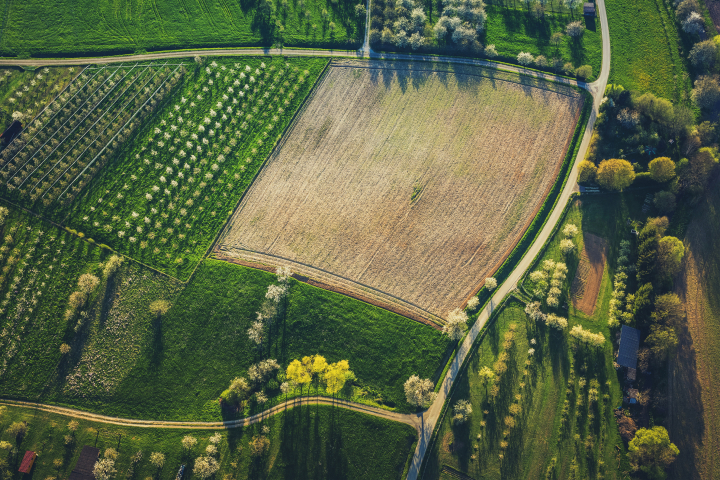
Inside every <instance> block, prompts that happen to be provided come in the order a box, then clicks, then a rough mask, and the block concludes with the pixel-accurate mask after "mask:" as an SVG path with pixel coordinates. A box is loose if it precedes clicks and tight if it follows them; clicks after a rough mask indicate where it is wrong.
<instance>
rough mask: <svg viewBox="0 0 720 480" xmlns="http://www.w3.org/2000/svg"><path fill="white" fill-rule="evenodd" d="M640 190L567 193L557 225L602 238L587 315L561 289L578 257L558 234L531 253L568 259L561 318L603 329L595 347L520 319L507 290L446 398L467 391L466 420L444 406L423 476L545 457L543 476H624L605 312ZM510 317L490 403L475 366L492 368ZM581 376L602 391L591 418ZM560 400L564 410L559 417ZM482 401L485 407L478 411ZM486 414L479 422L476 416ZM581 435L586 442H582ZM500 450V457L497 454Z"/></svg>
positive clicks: (512, 474)
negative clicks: (600, 269) (600, 271)
mask: <svg viewBox="0 0 720 480" xmlns="http://www.w3.org/2000/svg"><path fill="white" fill-rule="evenodd" d="M645 194H646V191H644V190H640V191H635V192H632V191H630V192H626V193H624V194H621V195H612V196H605V195H604V196H597V197H592V196H585V197H582V198H580V199H578V200H575V201H573V203H572V204H571V206H570V207H569V208H568V211H567V212H566V215H565V217H564V218H563V220H561V222H560V223H559V225H558V228H557V230H556V231H558V232H560V231H562V228H563V227H564V225H566V224H568V223H572V224H574V225H576V226H578V227H579V228H580V229H581V232H588V233H593V234H595V235H598V236H601V237H603V238H606V239H607V240H608V243H609V250H608V263H607V264H606V266H605V271H604V275H603V278H602V282H601V287H600V292H599V294H598V298H597V301H596V307H595V312H594V313H593V315H592V316H588V315H585V314H583V313H582V312H580V311H578V310H576V309H575V308H574V307H573V305H572V302H570V300H569V299H568V298H567V292H568V287H569V284H570V283H571V282H572V279H573V277H574V275H575V271H576V269H577V266H578V257H577V255H576V256H575V257H574V258H571V259H565V258H564V257H563V255H562V253H561V251H560V247H559V243H560V240H561V238H562V235H561V234H558V235H555V236H553V237H552V238H551V239H550V240H549V242H548V244H547V247H546V249H545V250H543V252H542V254H541V255H540V256H539V258H538V259H537V262H538V263H539V262H542V261H544V260H546V259H553V260H555V261H566V262H567V266H568V275H567V282H566V285H565V287H564V288H563V292H564V293H563V296H562V297H561V301H560V304H561V306H562V304H563V303H566V304H567V305H568V306H567V307H561V308H560V309H559V314H560V315H561V316H565V317H567V318H568V322H569V326H568V329H570V328H572V327H573V326H574V325H577V324H579V325H581V326H582V327H583V328H585V329H588V330H590V331H592V332H599V333H602V334H603V335H604V336H605V338H606V343H605V348H604V350H603V351H602V354H600V355H599V356H598V357H597V358H594V357H593V356H592V355H590V356H587V354H585V355H582V354H577V353H574V349H573V348H571V345H570V343H571V341H570V340H569V339H568V337H567V336H560V335H558V334H557V333H556V332H554V331H548V329H547V328H546V327H544V326H542V325H539V326H535V325H533V324H532V323H531V322H529V321H528V320H527V319H526V318H527V317H526V315H525V313H524V311H523V309H524V305H523V304H522V303H521V302H519V301H517V300H515V299H511V300H510V301H509V303H508V304H507V305H506V306H504V307H503V308H502V310H500V311H499V312H498V313H496V317H495V318H494V320H493V321H492V322H491V323H490V326H489V327H486V328H487V331H486V333H485V334H484V336H483V337H482V340H481V341H480V342H479V343H477V344H476V346H475V350H474V351H473V354H472V356H471V357H470V359H469V360H468V363H467V364H466V370H465V371H464V372H463V373H462V375H461V377H460V378H459V379H458V382H457V384H456V387H454V388H455V390H454V391H453V393H452V398H451V399H450V401H449V402H448V405H454V404H455V402H457V401H458V400H460V399H470V400H471V403H472V405H473V413H472V416H471V420H470V422H469V423H468V424H466V425H464V426H456V425H453V424H452V422H451V417H452V412H451V411H450V410H448V411H446V413H445V416H444V417H443V419H442V424H441V426H440V429H439V433H438V435H437V437H436V439H435V442H434V443H433V445H432V450H431V454H430V456H429V457H428V461H427V465H426V470H425V474H424V477H423V478H425V479H434V478H451V476H450V474H448V473H445V474H443V473H442V472H443V469H445V470H447V469H448V468H449V469H451V470H458V471H460V472H463V473H466V474H467V475H470V476H471V477H473V478H480V476H481V475H482V478H545V474H546V473H547V471H548V468H550V467H551V465H555V466H554V470H552V468H551V470H552V471H553V472H554V473H553V475H554V476H551V477H550V478H573V477H572V475H575V478H595V477H596V476H597V475H598V474H599V473H602V474H603V475H604V478H623V476H622V475H621V473H620V472H622V471H625V470H627V469H628V468H629V466H628V464H627V460H626V459H625V456H624V454H621V455H620V456H618V452H617V450H616V446H617V447H619V448H620V449H621V451H624V447H623V444H622V441H621V439H620V437H619V435H618V432H617V427H616V425H615V420H614V416H613V414H612V409H613V408H614V407H615V406H617V405H619V404H620V403H621V391H620V388H621V384H620V381H619V380H620V379H618V377H617V375H616V373H615V370H614V369H613V368H612V347H611V344H610V341H611V339H612V337H611V332H610V330H609V329H608V326H607V311H608V309H609V301H610V298H611V294H612V289H613V286H612V281H611V278H612V276H613V274H614V265H615V263H614V258H615V256H616V253H615V252H617V250H618V249H619V243H620V240H622V239H626V238H629V237H630V233H629V229H630V227H628V226H627V223H626V222H627V219H628V218H630V219H633V220H640V221H644V220H645V218H647V213H643V212H642V204H643V200H644V197H645ZM575 243H576V245H578V249H579V250H580V249H582V247H583V242H582V233H580V234H578V235H577V236H576V237H575ZM531 270H532V269H531ZM526 283H529V281H526ZM511 323H514V324H515V325H516V326H517V329H516V334H515V338H516V342H515V343H516V345H515V346H514V347H513V348H512V350H511V352H510V360H509V362H508V363H509V368H508V371H507V373H505V374H504V376H503V380H502V381H501V383H500V384H499V385H500V393H499V395H498V397H497V399H496V400H495V401H494V402H490V401H488V393H487V392H486V389H485V386H484V385H483V383H482V382H481V380H480V378H479V377H478V375H477V372H478V371H479V370H480V369H481V368H482V367H484V366H489V367H491V368H492V366H493V364H494V362H495V361H496V359H497V358H498V355H499V353H500V352H501V351H503V346H502V343H503V338H504V335H505V333H506V332H507V331H508V330H509V328H510V324H511ZM533 338H534V339H535V340H536V341H537V344H536V345H534V346H533V345H531V344H530V340H531V339H533ZM531 346H532V347H533V348H535V354H534V356H533V358H532V362H533V364H532V365H531V366H530V367H529V370H528V374H527V375H523V373H522V372H523V369H524V368H526V367H525V364H524V362H525V360H526V359H527V358H528V355H527V353H526V352H527V351H528V349H529V348H530V347H531ZM571 372H572V373H571ZM583 377H584V378H585V380H586V382H587V385H589V384H590V381H591V380H597V381H598V383H599V386H600V390H601V391H600V397H601V400H600V401H599V402H598V403H597V407H596V406H593V407H592V411H593V415H594V420H593V419H590V420H588V418H589V417H588V414H589V413H590V410H588V407H587V397H586V395H587V388H588V387H587V386H586V387H585V388H584V389H583V388H582V387H581V386H580V379H581V378H583ZM608 381H609V382H610V383H609V384H607V383H606V382H608ZM521 384H524V386H521ZM516 395H519V396H520V397H519V398H520V400H519V403H520V405H521V407H522V412H521V413H520V414H519V415H517V416H516V422H517V423H516V426H515V427H514V428H512V429H511V430H510V431H509V432H508V435H505V432H503V431H502V430H503V429H505V427H504V426H503V425H501V424H500V422H501V421H502V420H503V418H504V417H505V416H507V415H508V408H509V405H510V404H511V403H513V402H515V401H516V400H515V398H516V397H515V396H516ZM604 395H608V397H603V396H604ZM578 398H583V399H584V400H583V402H578ZM566 400H567V401H568V403H567V405H568V414H566V420H565V422H564V423H563V422H562V421H561V418H562V417H563V406H564V403H565V401H566ZM485 410H487V411H488V414H484V411H485ZM483 420H484V421H485V422H486V424H485V425H484V426H483V425H481V423H480V422H481V421H483ZM478 435H480V437H478ZM588 439H590V442H588V443H586V441H587V440H588ZM501 440H504V441H506V442H508V445H507V447H506V449H505V452H503V451H502V450H503V449H502V448H501V446H500V441H501ZM501 453H503V456H504V458H503V459H501V458H500V457H499V455H500V454H501ZM553 458H554V459H555V460H553ZM600 461H602V462H604V467H602V466H600V463H599V462H600ZM618 462H620V463H619V464H618ZM618 465H620V468H619V469H618V468H617V467H618ZM572 472H574V473H572Z"/></svg>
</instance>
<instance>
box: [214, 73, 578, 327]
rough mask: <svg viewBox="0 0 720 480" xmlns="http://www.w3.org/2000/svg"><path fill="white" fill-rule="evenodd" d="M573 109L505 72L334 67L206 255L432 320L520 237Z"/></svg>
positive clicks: (555, 89)
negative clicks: (283, 267) (266, 267)
mask: <svg viewBox="0 0 720 480" xmlns="http://www.w3.org/2000/svg"><path fill="white" fill-rule="evenodd" d="M361 67H365V68H361ZM368 67H369V68H368ZM582 103H583V97H582V96H581V95H580V94H579V93H578V92H577V91H575V90H573V89H572V88H569V87H567V86H562V85H557V84H551V83H546V82H541V81H539V80H537V79H531V78H527V77H521V76H519V75H515V74H509V73H505V72H497V71H490V70H486V69H477V68H468V67H463V68H458V67H457V66H456V67H454V68H453V67H451V66H448V65H440V64H435V65H427V66H424V67H423V66H418V65H414V64H388V62H384V63H383V64H380V63H373V62H371V63H369V64H368V63H362V64H360V63H357V62H344V63H334V64H333V65H332V66H331V67H330V69H329V71H328V73H327V75H326V76H325V77H324V78H323V79H322V81H321V84H320V85H318V87H317V90H316V92H315V93H314V96H313V98H312V99H311V100H310V102H309V103H308V105H307V107H306V110H305V111H304V112H303V113H302V115H301V116H300V117H299V118H298V120H297V121H296V123H295V124H294V125H293V126H292V127H291V130H290V132H289V134H288V135H286V136H285V138H284V140H283V142H281V144H280V146H279V148H278V149H277V150H276V151H275V152H274V154H273V156H272V157H271V158H270V159H269V161H268V163H267V165H266V167H265V169H264V170H263V171H261V172H260V174H259V176H258V178H257V180H256V181H255V183H254V184H253V185H252V187H251V188H250V189H249V190H248V192H247V194H246V196H245V198H244V199H243V201H242V202H241V204H240V206H239V207H238V209H237V211H236V213H235V214H234V216H233V218H232V219H231V221H230V223H229V225H228V227H227V228H226V230H225V231H224V232H223V234H222V236H221V238H220V240H219V242H218V247H217V250H218V251H219V252H221V253H223V254H224V255H228V256H235V257H239V258H245V259H247V260H252V261H260V262H264V263H269V264H275V265H277V264H290V265H291V268H292V269H293V271H295V272H299V273H301V274H303V275H308V276H310V277H313V278H317V279H320V280H322V281H324V282H326V283H333V284H337V285H341V286H342V287H343V288H345V289H347V290H349V291H355V292H358V293H362V294H365V295H374V296H376V297H378V298H380V299H382V300H383V301H386V302H392V303H397V304H400V305H403V306H404V307H406V308H408V309H411V310H413V311H415V312H416V313H418V314H420V315H422V316H425V317H427V318H433V319H435V320H436V321H440V320H439V319H441V318H443V317H444V316H445V315H446V314H447V313H448V311H450V310H452V309H453V308H457V307H461V306H463V305H464V303H465V301H466V300H467V299H468V298H470V297H471V296H472V295H473V294H474V293H476V292H477V291H478V289H479V288H480V285H479V279H482V280H484V278H485V277H487V276H490V275H491V274H492V272H493V271H495V269H497V267H498V266H499V265H500V264H501V263H502V261H503V259H504V258H505V257H506V256H507V254H508V252H509V251H510V250H512V248H513V246H514V245H515V244H516V243H517V241H518V240H519V239H520V237H521V236H522V234H523V232H524V231H525V229H526V228H527V225H528V224H529V222H530V221H531V220H532V219H533V217H534V215H535V213H536V212H537V209H538V207H539V206H540V204H541V203H542V201H543V199H544V197H545V195H546V194H547V192H548V190H549V189H550V187H551V186H552V184H553V182H554V181H555V178H556V176H557V171H558V169H559V167H560V165H561V163H562V160H563V158H564V155H565V150H566V149H567V145H568V143H569V141H570V137H571V136H572V134H573V131H574V127H575V123H576V121H577V117H578V115H579V113H580V110H581V107H582ZM472 119H478V121H473V120H472ZM530 186H532V187H530Z"/></svg>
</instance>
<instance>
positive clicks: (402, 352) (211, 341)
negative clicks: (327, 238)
mask: <svg viewBox="0 0 720 480" xmlns="http://www.w3.org/2000/svg"><path fill="white" fill-rule="evenodd" d="M42 231H44V232H43V233H41V232H42ZM0 238H4V243H3V245H2V246H0V249H2V259H1V260H0V262H2V263H1V264H0V266H3V271H2V274H1V275H0V281H1V282H2V284H1V286H0V293H3V294H4V295H5V297H4V299H3V301H2V302H0V308H2V310H3V313H4V314H5V318H7V320H5V321H4V323H3V324H2V328H3V332H4V334H3V336H2V337H1V338H2V343H0V354H2V357H3V363H2V365H1V366H0V372H1V374H0V391H2V392H3V394H4V395H5V396H11V397H14V398H23V399H29V400H36V401H46V402H54V403H62V404H67V405H72V406H76V407H80V408H85V409H89V410H93V411H97V412H102V413H106V414H113V415H118V416H125V417H135V418H154V419H197V420H220V419H221V418H222V412H221V411H220V408H219V406H218V403H217V397H218V395H219V394H220V392H221V391H222V390H224V389H225V388H227V385H228V384H229V382H230V381H231V380H232V379H233V378H235V377H237V376H243V375H246V372H247V369H248V367H249V366H250V365H251V364H253V363H255V362H258V361H260V360H262V359H263V358H268V356H269V357H270V358H275V359H277V360H278V362H279V363H280V365H281V367H282V368H283V369H284V367H285V366H287V364H288V363H289V362H290V361H291V360H293V359H295V358H300V357H302V356H306V355H312V354H318V353H319V354H322V355H325V356H326V357H327V359H328V361H332V362H334V361H338V360H343V359H345V360H348V361H349V362H350V367H351V368H352V369H353V370H354V371H355V373H356V375H357V378H358V381H357V387H356V389H355V392H354V395H355V396H356V397H357V398H356V399H357V400H358V401H366V402H369V403H371V404H379V405H384V406H386V407H390V408H392V407H395V408H396V409H399V410H401V411H407V410H408V409H409V405H407V404H406V403H405V402H404V394H403V390H402V382H403V381H404V380H405V379H406V378H407V377H409V376H410V375H413V374H419V375H423V376H424V377H430V378H437V377H438V376H439V374H440V371H439V370H441V369H442V363H443V358H445V355H446V354H447V353H448V351H447V349H448V348H449V347H448V344H449V342H448V340H447V339H446V338H445V337H442V336H441V335H440V333H439V332H438V331H436V330H434V329H432V328H430V327H428V326H425V325H422V324H419V323H416V322H414V321H411V320H408V319H406V318H403V317H400V316H398V315H395V314H392V313H390V312H388V311H386V310H382V309H380V308H377V307H373V306H370V305H368V304H365V303H362V302H359V301H357V300H353V299H351V298H348V297H345V296H342V295H339V294H336V293H332V292H328V291H325V290H321V289H318V288H316V287H312V286H309V285H306V284H303V283H299V282H295V281H293V282H292V285H291V287H290V294H289V297H288V301H287V307H286V309H285V313H284V315H283V316H282V318H281V319H279V320H278V321H277V322H278V323H277V325H276V327H275V328H274V329H273V335H274V336H273V337H272V338H271V341H270V350H269V351H260V350H258V349H257V348H256V347H255V346H254V344H252V343H251V342H250V340H249V338H248V335H247V333H246V332H247V329H248V328H249V327H250V325H251V323H252V321H253V320H254V319H255V316H256V315H255V312H257V311H258V309H259V308H260V304H261V303H262V299H263V298H264V295H265V291H266V290H267V287H268V285H269V284H271V283H272V282H273V281H274V279H275V276H274V275H272V274H269V273H266V272H263V271H259V270H253V269H249V268H245V267H240V266H237V265H233V264H229V263H226V262H221V261H218V260H206V261H205V262H203V263H202V264H201V265H200V268H199V269H198V271H197V273H196V274H195V275H194V276H193V278H192V280H191V281H190V283H189V284H187V285H185V284H182V283H181V282H179V281H177V280H173V279H170V278H168V277H165V276H163V275H160V274H157V273H155V272H153V271H151V270H150V269H147V268H145V267H142V266H140V265H137V264H135V263H133V262H130V261H126V262H125V264H124V265H123V266H122V267H121V270H120V272H119V273H118V274H117V275H116V277H114V278H113V279H110V280H107V281H105V280H103V281H102V283H101V285H100V286H99V288H98V290H97V291H96V293H95V294H94V296H93V297H92V298H91V301H90V303H89V306H88V308H87V310H86V311H87V316H86V317H82V318H84V319H85V320H84V321H83V326H82V327H81V328H79V329H78V331H77V332H76V331H75V329H74V327H75V326H76V320H75V318H74V317H73V318H72V319H69V320H66V319H65V317H64V316H63V312H64V311H65V308H66V306H67V304H68V297H69V294H70V292H72V291H73V288H74V286H75V283H76V282H77V279H78V277H79V275H80V274H81V273H86V272H91V273H97V272H99V271H100V266H99V262H100V261H101V260H103V259H104V258H106V257H107V253H106V252H107V251H106V250H103V249H100V248H98V247H93V246H91V245H90V244H88V243H86V242H83V241H80V240H78V239H77V238H76V237H74V236H72V235H70V234H68V233H67V232H64V231H57V230H56V229H55V227H52V226H47V225H44V224H43V223H42V222H41V221H39V220H37V219H35V218H33V217H28V216H26V215H22V214H19V213H17V212H14V211H13V212H11V215H10V216H9V218H8V219H7V220H6V223H5V226H4V227H3V230H2V237H0ZM6 267H7V268H6ZM157 299H166V300H169V301H171V302H172V303H173V307H172V308H171V309H170V311H169V312H168V313H167V314H166V315H165V316H163V319H162V322H161V323H160V324H158V323H155V322H154V321H153V316H152V315H151V314H150V312H149V309H148V307H149V304H150V303H151V302H153V301H154V300H157ZM21 335H22V337H21ZM20 340H22V341H20ZM63 342H65V343H67V344H68V345H70V346H71V348H72V351H71V353H70V354H68V355H67V356H65V357H63V355H61V353H60V351H59V347H60V344H61V343H63ZM276 388H277V387H276ZM267 393H268V394H269V396H271V397H273V396H277V398H276V400H280V397H279V391H277V390H272V389H271V390H268V392H267ZM296 393H297V392H296ZM320 393H321V394H322V390H320Z"/></svg>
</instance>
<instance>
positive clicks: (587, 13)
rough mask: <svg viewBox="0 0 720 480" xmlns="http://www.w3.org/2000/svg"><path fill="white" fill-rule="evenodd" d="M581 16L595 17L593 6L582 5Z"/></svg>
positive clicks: (592, 4) (589, 4)
mask: <svg viewBox="0 0 720 480" xmlns="http://www.w3.org/2000/svg"><path fill="white" fill-rule="evenodd" d="M583 15H585V16H588V17H594V16H595V4H594V3H591V2H588V3H585V5H583Z"/></svg>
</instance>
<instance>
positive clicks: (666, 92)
mask: <svg viewBox="0 0 720 480" xmlns="http://www.w3.org/2000/svg"><path fill="white" fill-rule="evenodd" d="M668 5H669V4H665V3H664V2H660V1H658V0H637V1H634V2H627V1H625V0H608V1H607V2H606V8H607V16H608V24H609V30H610V39H611V47H612V55H611V65H610V79H609V81H608V83H615V84H620V85H622V86H623V87H625V88H626V89H627V90H637V91H639V92H652V93H653V94H655V95H657V96H658V97H663V98H666V99H668V100H670V101H672V102H679V101H687V100H689V93H690V89H691V88H692V85H691V82H690V80H689V78H688V76H687V70H686V68H685V65H684V60H683V58H682V57H681V56H680V54H679V53H678V48H679V47H680V46H681V43H680V38H679V36H678V31H677V26H676V24H675V20H674V18H673V16H674V14H673V13H672V12H670V11H669V10H670V7H669V6H668Z"/></svg>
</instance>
